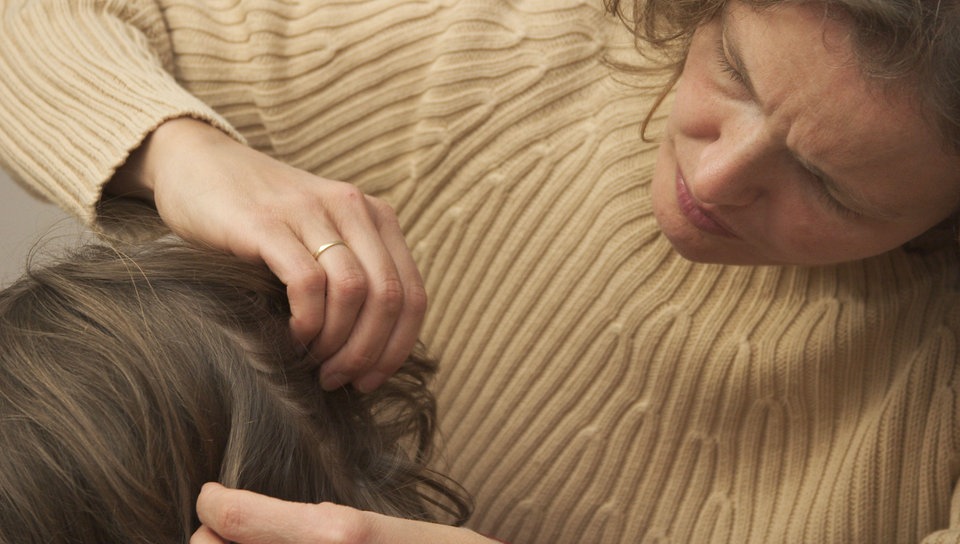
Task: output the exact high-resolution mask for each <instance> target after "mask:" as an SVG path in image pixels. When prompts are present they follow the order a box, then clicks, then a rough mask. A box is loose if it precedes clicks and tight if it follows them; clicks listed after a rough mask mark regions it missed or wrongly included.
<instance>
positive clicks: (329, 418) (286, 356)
mask: <svg viewBox="0 0 960 544" xmlns="http://www.w3.org/2000/svg"><path fill="white" fill-rule="evenodd" d="M288 318H289V311H288V308H287V307H286V297H285V295H284V290H283V286H282V285H281V284H279V283H278V282H277V281H276V280H275V279H274V278H273V277H272V276H271V275H270V274H269V272H267V271H266V270H265V269H261V268H257V267H255V266H252V265H249V264H245V263H242V262H239V261H237V260H236V259H234V258H231V257H227V256H222V255H219V254H215V253H212V252H209V251H203V250H198V249H193V248H189V247H186V246H184V245H182V244H178V243H175V242H166V243H154V244H149V245H146V246H142V247H139V248H135V249H133V248H132V249H124V250H123V251H122V252H121V251H119V250H116V249H111V248H108V247H103V246H88V247H85V248H82V249H81V250H80V251H79V252H77V253H75V254H73V255H71V256H70V257H68V258H66V259H65V260H62V261H60V262H58V263H56V264H53V265H50V266H45V267H41V268H37V269H35V270H33V271H31V272H29V273H28V274H27V275H26V276H24V277H23V278H21V279H20V280H19V281H17V282H16V283H15V284H13V285H12V286H10V287H9V288H7V289H5V290H4V291H3V292H2V293H0V451H2V452H3V453H2V454H0V541H3V542H15V541H19V542H30V541H36V542H55V541H68V540H69V541H71V542H112V541H117V542H119V541H124V542H130V541H143V542H148V541H149V542H171V541H177V540H181V541H186V540H187V539H189V536H190V534H191V533H192V532H193V530H194V529H195V528H196V526H197V521H196V519H195V514H194V501H195V500H196V497H197V494H198V493H199V490H200V486H201V485H202V484H203V483H204V482H207V481H220V482H221V483H223V484H225V485H228V486H231V487H239V488H244V489H249V490H252V491H256V492H259V493H263V494H266V495H271V496H275V497H279V498H282V499H286V500H296V501H302V502H321V501H325V500H329V501H335V502H338V503H341V504H346V505H350V506H354V507H357V508H361V509H367V510H374V511H379V512H383V513H387V514H392V515H399V516H404V517H414V518H422V519H434V518H435V517H436V516H437V515H439V512H438V508H437V507H438V506H439V507H440V510H441V511H445V512H446V513H447V514H452V515H453V516H454V517H456V518H463V517H464V516H465V515H466V513H467V509H466V505H465V501H464V500H463V498H462V497H461V496H460V495H459V494H458V492H456V491H453V490H451V488H450V487H448V484H449V482H448V481H446V480H445V479H443V478H442V477H439V476H437V475H436V474H433V473H430V472H429V471H427V470H426V469H425V468H424V463H425V462H426V457H427V455H428V453H429V447H430V442H431V437H432V433H433V423H434V404H433V399H432V397H431V396H430V394H429V392H428V391H427V389H426V387H425V380H426V379H427V377H428V376H429V375H430V374H431V373H432V372H433V366H432V364H431V363H429V362H428V361H426V360H424V359H422V358H414V359H411V360H410V361H409V362H408V363H407V364H406V365H405V367H404V368H403V370H401V372H400V373H399V374H398V375H397V376H396V377H395V378H394V379H392V380H391V381H390V382H388V384H386V385H385V386H384V387H382V388H381V389H380V390H378V391H376V392H375V393H373V394H369V395H359V394H357V393H355V392H353V391H352V390H347V389H344V390H340V391H335V392H332V393H327V392H324V391H322V390H321V389H320V387H319V384H318V382H317V376H316V364H315V362H313V361H310V360H308V359H305V358H304V357H303V351H304V350H303V349H302V347H298V346H296V345H294V344H293V343H292V342H291V341H290V340H289V332H288V330H289V329H288V325H287V320H288ZM400 444H406V445H407V446H408V447H403V446H401V445H400Z"/></svg>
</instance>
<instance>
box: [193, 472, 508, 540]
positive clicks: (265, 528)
mask: <svg viewBox="0 0 960 544" xmlns="http://www.w3.org/2000/svg"><path fill="white" fill-rule="evenodd" d="M197 514H198V515H199V517H200V522H201V523H202V525H201V526H200V529H198V530H197V532H195V533H194V534H193V536H192V537H191V538H190V543H191V544H226V543H227V542H236V543H238V544H261V543H262V544H267V543H270V544H301V543H311V544H326V543H329V544H391V543H397V544H401V543H404V544H413V543H416V544H432V543H436V544H491V543H493V542H495V541H493V540H490V539H488V538H485V537H483V536H480V535H478V534H477V533H475V532H473V531H470V530H469V529H464V528H462V527H450V526H447V525H440V524H436V523H427V522H423V521H413V520H409V519H401V518H394V517H390V516H385V515H382V514H377V513H374V512H365V511H362V510H357V509H355V508H350V507H348V506H341V505H338V504H333V503H327V502H325V503H320V504H305V503H296V502H287V501H282V500H280V499H275V498H272V497H267V496H264V495H258V494H257V493H253V492H250V491H242V490H238V489H229V488H226V487H224V486H222V485H220V484H215V483H208V484H206V485H204V486H203V489H202V490H201V492H200V497H199V498H198V499H197Z"/></svg>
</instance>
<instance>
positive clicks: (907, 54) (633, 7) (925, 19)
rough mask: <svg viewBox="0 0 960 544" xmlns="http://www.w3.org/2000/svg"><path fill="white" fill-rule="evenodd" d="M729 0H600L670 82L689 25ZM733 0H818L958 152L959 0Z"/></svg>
mask: <svg viewBox="0 0 960 544" xmlns="http://www.w3.org/2000/svg"><path fill="white" fill-rule="evenodd" d="M727 1H728V0H634V1H632V2H623V1H621V0H605V4H606V7H607V9H608V10H609V11H610V12H611V13H614V14H616V15H617V16H619V17H620V18H621V19H623V20H624V22H626V23H627V25H628V26H629V27H630V28H631V30H632V31H633V33H634V35H635V37H636V42H637V45H638V47H639V49H640V50H641V52H644V53H646V54H647V56H648V57H650V58H654V59H657V60H660V61H663V62H661V64H660V66H661V67H665V68H667V69H669V70H671V71H672V73H673V74H674V77H673V79H672V80H671V81H670V86H672V84H673V83H675V82H676V79H677V77H679V74H680V71H681V69H682V68H683V63H684V61H685V59H686V54H687V50H688V48H689V45H690V39H691V37H692V36H693V33H694V31H695V30H696V29H697V27H699V26H700V25H701V24H703V23H705V22H707V21H709V20H710V19H711V18H713V17H715V16H716V15H717V14H718V13H719V12H720V11H721V10H722V9H723V7H724V5H726V3H727ZM734 1H742V2H744V3H746V4H748V5H750V6H753V7H755V8H757V9H766V8H773V7H775V6H777V5H779V4H783V3H786V2H793V3H805V4H815V5H819V6H822V8H823V10H824V16H825V17H837V18H842V19H843V20H845V21H847V22H849V23H850V28H851V33H852V38H853V43H854V50H855V53H856V55H857V57H858V60H859V62H860V66H861V68H862V70H863V71H864V73H865V74H866V75H867V76H869V77H872V78H876V79H878V80H881V81H884V82H888V83H894V84H900V85H902V86H905V88H908V89H910V90H911V91H912V92H915V93H916V94H917V96H918V99H919V101H920V103H921V104H922V106H923V107H922V111H923V112H924V113H925V114H927V115H929V116H930V119H931V121H932V122H933V123H935V125H936V126H937V127H938V128H939V130H940V133H941V136H942V138H943V141H944V146H945V148H946V149H949V150H950V151H952V152H954V153H960V1H958V0H817V1H815V0H734ZM663 59H665V61H664V60H663ZM664 92H665V93H666V90H665V91H664ZM658 104H659V102H658Z"/></svg>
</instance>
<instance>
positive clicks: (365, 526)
mask: <svg viewBox="0 0 960 544" xmlns="http://www.w3.org/2000/svg"><path fill="white" fill-rule="evenodd" d="M316 506H317V509H318V512H317V514H318V515H317V517H316V519H322V520H324V523H323V524H322V527H321V528H320V529H319V530H320V531H321V532H322V534H318V535H315V536H316V537H317V538H316V541H318V542H327V543H330V544H360V543H363V542H368V541H369V540H370V536H371V533H372V531H371V529H372V528H371V525H370V523H369V522H368V521H367V519H366V517H365V516H364V515H363V513H362V512H360V511H358V510H354V509H353V508H349V507H344V506H339V505H334V504H331V503H321V504H318V505H316Z"/></svg>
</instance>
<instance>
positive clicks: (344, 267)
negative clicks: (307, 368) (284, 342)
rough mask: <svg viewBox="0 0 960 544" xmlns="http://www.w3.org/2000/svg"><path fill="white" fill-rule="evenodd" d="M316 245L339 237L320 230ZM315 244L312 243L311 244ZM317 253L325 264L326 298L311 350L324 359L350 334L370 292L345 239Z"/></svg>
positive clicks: (338, 347) (317, 258)
mask: <svg viewBox="0 0 960 544" xmlns="http://www.w3.org/2000/svg"><path fill="white" fill-rule="evenodd" d="M314 239H318V240H325V242H323V243H318V245H317V247H319V248H323V247H324V246H325V245H327V244H330V243H333V242H335V241H338V240H339V235H337V234H329V233H328V234H320V235H318V236H316V238H314ZM311 247H312V246H311ZM313 256H315V257H316V261H317V266H319V267H321V268H323V270H324V272H325V275H326V278H327V290H326V302H325V307H324V319H323V323H324V324H323V328H322V329H321V330H320V334H319V335H318V336H317V338H316V339H315V340H314V342H313V345H312V347H311V353H312V354H313V355H314V356H315V357H316V358H317V359H318V360H320V361H325V360H326V359H327V358H328V357H330V355H331V354H333V353H336V351H337V350H339V349H340V348H341V347H342V346H343V345H344V344H345V343H346V342H347V339H348V338H349V337H350V333H351V332H352V331H353V328H354V324H355V323H356V321H357V316H358V315H359V313H360V308H361V307H362V306H363V303H364V300H365V299H366V296H367V276H366V273H365V272H364V270H363V267H362V266H361V265H360V262H359V260H358V259H357V257H356V255H355V254H354V252H353V250H352V249H351V248H350V246H349V245H347V244H346V243H344V244H341V245H336V246H329V245H327V247H326V248H325V249H324V250H323V252H322V253H321V254H320V255H316V253H314V255H313Z"/></svg>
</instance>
